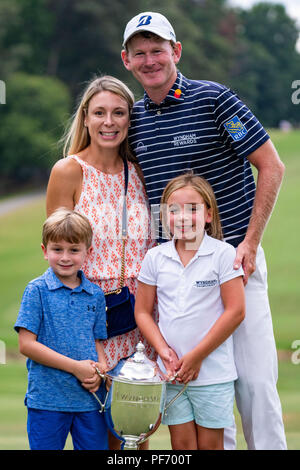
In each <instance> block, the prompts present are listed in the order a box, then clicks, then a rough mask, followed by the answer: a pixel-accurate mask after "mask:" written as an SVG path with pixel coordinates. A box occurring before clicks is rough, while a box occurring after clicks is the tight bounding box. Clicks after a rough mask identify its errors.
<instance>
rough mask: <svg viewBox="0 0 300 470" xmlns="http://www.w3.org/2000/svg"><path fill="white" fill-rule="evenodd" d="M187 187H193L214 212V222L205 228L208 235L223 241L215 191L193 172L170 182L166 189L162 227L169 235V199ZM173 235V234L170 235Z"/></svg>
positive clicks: (162, 210) (162, 209)
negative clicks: (167, 211)
mask: <svg viewBox="0 0 300 470" xmlns="http://www.w3.org/2000/svg"><path fill="white" fill-rule="evenodd" d="M186 186H190V187H192V188H193V189H194V190H195V191H197V192H198V193H199V194H200V196H201V197H202V199H203V201H204V203H205V205H206V207H207V209H211V210H212V221H211V222H209V223H207V224H206V226H205V230H206V232H207V234H208V235H210V236H211V237H213V238H217V239H218V240H222V239H223V233H222V227H221V221H220V216H219V211H218V206H217V201H216V198H215V194H214V191H213V189H212V187H211V185H210V184H209V182H208V181H207V180H206V179H204V178H202V177H201V176H198V175H194V174H193V173H192V172H190V173H185V174H183V175H180V176H177V177H176V178H174V179H172V180H171V181H169V183H168V184H167V186H166V187H165V189H164V191H163V194H162V197H161V204H160V207H161V211H160V217H161V221H162V225H163V228H164V230H165V231H166V232H167V233H169V228H168V226H167V221H166V210H165V209H166V205H167V202H168V199H169V197H170V196H171V194H172V193H173V192H174V191H176V190H177V189H181V188H185V187H186ZM169 235H171V234H169Z"/></svg>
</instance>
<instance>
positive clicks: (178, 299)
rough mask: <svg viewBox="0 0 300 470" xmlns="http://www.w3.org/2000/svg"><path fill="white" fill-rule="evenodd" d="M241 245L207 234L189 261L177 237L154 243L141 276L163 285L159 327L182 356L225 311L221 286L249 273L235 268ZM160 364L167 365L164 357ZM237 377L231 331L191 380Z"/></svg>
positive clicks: (205, 381) (199, 382) (147, 281)
mask: <svg viewBox="0 0 300 470" xmlns="http://www.w3.org/2000/svg"><path fill="white" fill-rule="evenodd" d="M235 256H236V251H235V249H234V248H233V246H231V245H229V244H228V243H226V242H223V241H220V240H216V239H214V238H212V237H210V236H208V235H207V234H205V236H204V238H203V240H202V243H201V245H200V247H199V249H198V251H197V253H196V254H195V256H194V257H193V258H192V259H191V260H190V262H189V263H188V264H187V265H186V266H183V264H182V262H181V260H180V258H179V255H178V253H177V251H176V248H175V243H174V240H171V241H169V242H166V243H163V244H161V245H159V246H157V247H155V248H152V249H150V250H149V251H148V252H147V254H146V256H145V258H144V261H143V263H142V267H141V271H140V274H139V277H138V279H139V281H141V282H143V283H145V284H150V285H155V286H156V287H157V297H158V310H159V328H160V331H161V333H162V335H163V337H164V338H165V340H166V342H167V343H168V345H169V346H170V347H171V348H172V349H173V350H174V351H175V352H176V354H177V355H178V357H179V358H181V357H182V356H183V355H184V354H186V353H187V352H189V351H191V349H193V348H194V347H195V346H197V345H198V344H199V342H200V341H201V340H202V339H203V338H204V337H205V335H206V334H207V333H208V331H209V330H210V328H211V327H212V326H213V324H214V323H215V322H216V321H217V320H218V318H219V317H220V316H221V315H222V313H223V311H224V307H223V303H222V299H221V294H220V286H221V284H222V283H224V282H226V281H229V280H230V279H233V278H235V277H238V276H242V275H243V269H242V268H240V269H239V270H234V269H233V262H234V259H235ZM158 362H159V366H160V367H161V369H162V370H163V371H164V370H165V369H164V366H163V364H162V361H161V360H160V359H159V361H158ZM236 378H237V372H236V367H235V363H234V357H233V343H232V337H231V336H230V337H229V338H228V339H227V340H226V341H225V342H224V343H222V344H221V345H220V346H219V347H218V348H217V349H215V350H214V351H213V352H212V353H211V354H210V355H209V356H208V357H207V358H206V359H205V360H204V361H203V363H202V365H201V369H200V372H199V375H198V378H197V379H196V380H194V381H192V382H190V385H209V384H217V383H224V382H229V381H231V380H235V379H236Z"/></svg>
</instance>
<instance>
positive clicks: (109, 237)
mask: <svg viewBox="0 0 300 470" xmlns="http://www.w3.org/2000/svg"><path fill="white" fill-rule="evenodd" d="M68 158H72V159H75V160H76V161H77V162H78V163H79V165H80V166H81V168H82V173H83V181H82V191H81V195H80V199H79V201H78V203H77V204H76V206H75V207H74V209H75V210H76V211H78V212H80V213H82V214H84V215H85V216H86V217H87V218H88V219H89V221H90V224H91V226H92V229H93V233H94V236H93V250H92V253H91V254H90V255H89V257H88V259H87V260H86V262H85V264H84V266H83V268H82V269H83V271H84V273H85V275H86V276H87V278H88V279H89V280H90V281H92V282H94V283H95V284H98V285H99V286H100V287H101V288H102V290H103V291H104V292H108V291H110V290H113V289H116V288H117V287H119V282H120V273H121V256H122V241H121V239H120V236H121V227H122V204H123V198H124V183H125V182H124V172H121V173H118V174H116V175H110V174H106V173H103V172H102V171H100V170H98V169H97V168H95V167H93V166H91V165H89V164H87V163H86V162H84V161H83V160H81V159H80V158H79V157H78V156H77V155H70V156H69V157H68ZM128 172H129V181H128V190H127V216H128V217H127V219H128V239H127V242H126V258H125V259H126V263H125V285H127V286H128V287H129V289H130V291H131V292H132V293H133V294H136V290H137V276H138V274H139V271H140V268H141V263H142V261H143V259H144V256H145V254H146V252H147V250H148V249H149V248H151V247H152V246H154V240H153V239H152V238H151V222H150V210H149V205H148V201H147V197H146V193H145V190H144V186H143V184H142V182H141V180H140V178H139V176H138V174H137V172H136V169H135V167H134V165H133V164H132V163H131V162H128ZM154 315H155V317H156V318H157V309H156V308H155V312H154ZM139 341H142V342H143V343H144V345H145V347H146V353H147V356H148V357H149V358H150V359H155V352H154V350H153V348H152V347H151V346H150V345H149V344H148V343H147V342H146V340H145V339H144V338H143V337H142V335H141V333H140V331H139V329H138V328H136V329H135V330H133V331H130V332H129V333H126V334H124V335H120V336H116V337H114V338H110V339H108V340H106V341H104V342H103V344H104V350H105V355H106V360H107V362H108V365H109V368H112V367H114V366H115V365H116V364H117V363H118V361H119V360H120V359H122V358H124V357H128V356H130V355H131V354H132V353H133V352H134V351H135V347H136V345H137V343H138V342H139Z"/></svg>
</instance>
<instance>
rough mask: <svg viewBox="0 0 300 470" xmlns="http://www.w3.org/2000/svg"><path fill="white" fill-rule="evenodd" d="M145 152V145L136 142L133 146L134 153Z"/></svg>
mask: <svg viewBox="0 0 300 470" xmlns="http://www.w3.org/2000/svg"><path fill="white" fill-rule="evenodd" d="M141 152H147V146H146V145H144V144H143V142H141V141H140V142H138V144H137V146H136V147H135V153H141Z"/></svg>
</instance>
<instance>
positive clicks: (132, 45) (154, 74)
mask: <svg viewBox="0 0 300 470" xmlns="http://www.w3.org/2000/svg"><path fill="white" fill-rule="evenodd" d="M180 56H181V44H180V42H177V43H176V44H175V45H174V47H172V45H171V43H170V41H165V40H164V39H161V38H158V37H156V38H144V37H143V36H142V35H140V34H137V35H135V36H133V37H132V38H131V39H130V40H129V42H128V52H127V51H125V50H123V51H122V60H123V63H124V65H125V67H126V69H127V70H129V71H130V72H132V74H133V75H134V76H135V78H136V79H137V80H138V81H139V82H140V83H141V85H142V86H143V88H144V89H145V90H146V91H147V92H149V91H150V92H151V90H153V91H154V90H158V89H159V90H161V91H164V92H165V93H167V92H168V91H169V89H170V88H171V87H172V85H173V83H174V82H175V80H176V76H177V69H176V64H177V63H178V62H179V59H180Z"/></svg>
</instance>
